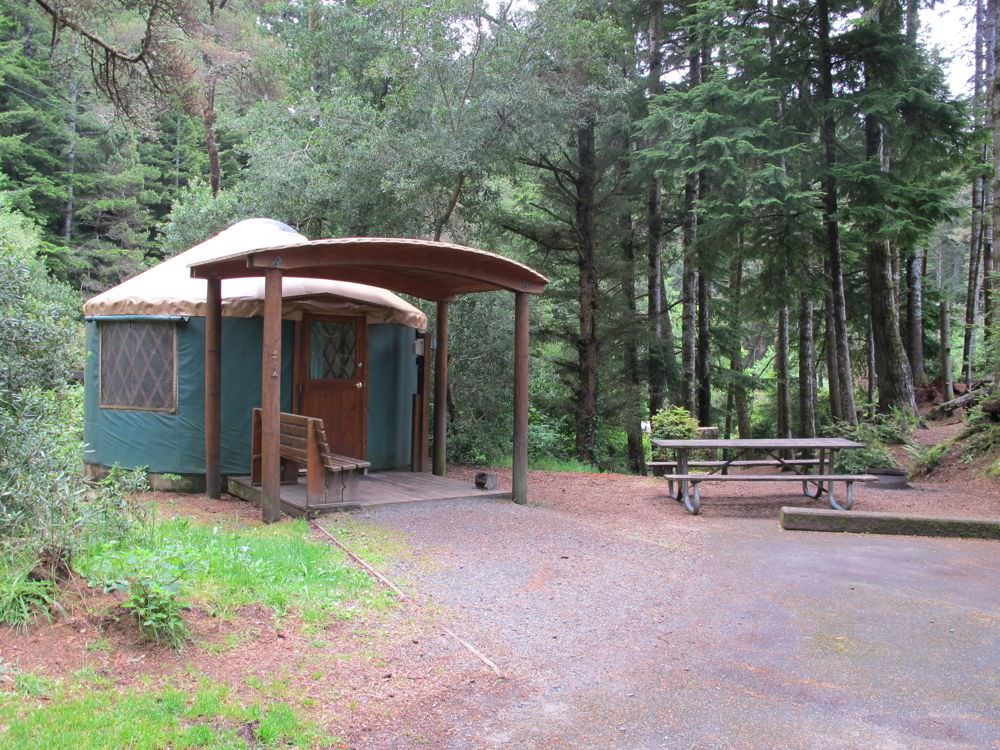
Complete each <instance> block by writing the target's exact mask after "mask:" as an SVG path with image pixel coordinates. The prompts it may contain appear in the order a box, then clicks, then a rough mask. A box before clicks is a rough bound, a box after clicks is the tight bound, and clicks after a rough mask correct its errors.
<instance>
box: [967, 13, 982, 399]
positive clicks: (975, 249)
mask: <svg viewBox="0 0 1000 750" xmlns="http://www.w3.org/2000/svg"><path fill="white" fill-rule="evenodd" d="M986 24H987V21H986V11H985V8H984V6H983V0H977V2H976V35H975V74H974V76H973V85H972V90H973V94H972V102H973V120H974V122H975V124H976V125H977V126H982V125H983V124H984V115H983V107H982V97H983V86H984V83H985V81H984V76H985V72H986V66H985V63H984V52H985V38H986ZM980 161H981V162H982V163H983V164H985V162H986V145H985V144H984V145H983V147H982V150H981V152H980ZM984 188H985V184H984V180H983V178H982V177H981V176H979V175H977V176H976V177H974V178H973V180H972V229H971V231H970V232H969V266H968V281H967V284H966V287H965V327H964V329H963V330H962V379H963V380H964V381H965V384H966V385H967V386H968V385H970V384H971V383H972V371H973V367H974V364H975V363H974V359H975V350H976V316H977V313H978V312H979V310H978V307H979V280H980V277H979V270H980V265H981V263H982V254H981V249H982V246H983V245H982V233H983V198H984V193H985V190H984Z"/></svg>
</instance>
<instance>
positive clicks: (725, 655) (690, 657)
mask: <svg viewBox="0 0 1000 750" xmlns="http://www.w3.org/2000/svg"><path fill="white" fill-rule="evenodd" d="M362 517H364V518H366V519H368V520H371V521H373V522H375V523H378V524H380V525H384V526H386V527H388V528H392V529H395V530H397V531H400V532H402V533H403V534H404V535H405V536H406V539H407V542H408V544H409V545H410V547H411V548H412V549H414V550H415V551H416V555H415V556H414V557H412V558H407V559H406V560H401V561H399V562H397V563H395V566H394V569H393V570H392V571H391V574H392V575H393V576H395V577H396V578H397V579H399V580H402V581H405V582H407V583H408V584H410V585H412V586H413V587H415V588H416V589H418V590H420V591H421V592H423V593H425V594H427V595H428V596H429V597H430V598H431V600H432V601H433V602H434V603H435V604H436V605H438V606H440V607H441V609H442V611H443V612H444V617H445V619H446V620H447V621H448V622H450V623H453V624H454V627H455V628H456V629H459V630H460V632H462V634H463V635H464V636H465V637H467V638H468V639H469V640H471V641H472V642H473V643H474V644H475V645H476V646H477V647H478V648H480V649H481V650H483V651H484V652H485V653H487V654H488V655H489V656H490V657H491V658H492V659H493V660H494V661H496V662H497V663H498V664H499V665H500V667H501V669H502V670H503V671H504V672H505V673H506V675H507V676H508V677H509V680H508V684H509V685H510V689H509V690H506V691H500V692H499V693H497V692H496V691H493V692H491V693H489V694H488V695H487V694H483V695H482V696H477V694H476V692H475V691H474V690H470V691H469V693H468V695H466V696H464V697H463V698H462V699H461V700H457V701H456V702H455V703H454V704H453V705H452V706H450V707H448V710H447V711H444V712H442V721H445V722H447V726H446V727H443V728H442V737H444V738H445V742H446V745H445V746H450V747H454V748H470V747H484V748H583V747H620V748H729V747H732V748H755V747H759V748H772V747H773V748H779V747H780V748H855V747H856V748H907V749H910V748H914V749H916V748H961V747H1000V544H998V543H997V542H990V541H978V540H957V539H930V538H916V537H871V536H863V535H843V534H830V535H827V534H817V533H808V532H790V531H782V530H780V529H779V528H778V527H777V522H776V521H775V520H773V519H727V520H726V521H725V522H721V521H719V522H715V523H714V524H713V523H712V522H707V523H705V524H704V525H702V526H700V527H699V530H698V533H696V534H694V533H691V532H690V530H689V529H686V528H685V527H677V528H676V530H674V531H667V532H664V531H663V529H659V530H657V534H656V535H652V534H650V535H649V538H648V539H645V538H643V535H642V534H641V533H635V534H631V533H630V534H629V535H627V536H626V535H623V534H621V533H618V532H616V531H614V530H611V529H609V528H604V527H602V526H601V524H600V521H599V519H594V520H593V522H591V520H592V519H586V518H576V517H572V516H570V515H568V514H566V513H563V512H559V511H554V510H549V509H544V508H535V507H520V506H516V505H513V504H512V503H509V502H461V503H436V504H426V505H421V506H412V507H405V508H385V509H381V510H375V511H371V512H369V513H366V514H364V516H362ZM639 531H640V532H641V530H639Z"/></svg>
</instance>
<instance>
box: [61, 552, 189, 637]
mask: <svg viewBox="0 0 1000 750" xmlns="http://www.w3.org/2000/svg"><path fill="white" fill-rule="evenodd" d="M199 563H200V561H199V560H198V558H197V556H196V553H195V552H194V550H191V549H190V548H188V547H186V546H185V545H182V544H174V545H170V546H165V547H161V548H155V549H151V548H149V547H142V546H128V547H125V546H122V545H121V544H120V542H105V543H104V544H102V545H101V546H100V547H99V548H98V549H97V550H96V551H95V552H94V553H93V554H91V555H89V556H88V557H86V558H85V559H84V560H83V561H82V564H81V566H80V568H81V570H80V572H81V573H82V574H83V575H84V576H85V577H86V578H87V580H88V581H89V582H90V583H91V585H98V586H102V587H103V588H104V589H105V591H122V592H125V594H126V598H125V601H124V603H123V604H122V606H123V607H124V608H125V609H127V610H129V611H130V612H131V613H132V614H133V615H134V616H135V618H136V621H137V622H138V624H139V630H140V631H141V632H142V634H143V635H144V636H145V637H146V638H148V639H149V640H152V641H156V642H157V643H167V644H169V645H171V646H173V647H174V648H179V647H180V646H181V645H183V643H184V641H185V640H186V639H187V635H188V629H187V626H186V625H185V624H184V619H183V617H182V616H181V610H182V606H183V605H182V604H181V602H180V601H179V600H178V594H179V593H180V590H181V587H182V586H183V584H184V583H185V582H186V581H188V580H189V579H190V578H191V577H192V576H193V575H194V572H195V568H196V567H197V566H198V564H199Z"/></svg>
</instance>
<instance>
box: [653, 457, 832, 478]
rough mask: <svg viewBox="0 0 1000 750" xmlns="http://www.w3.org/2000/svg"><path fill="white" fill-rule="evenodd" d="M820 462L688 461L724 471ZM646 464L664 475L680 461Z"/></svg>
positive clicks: (763, 460)
mask: <svg viewBox="0 0 1000 750" xmlns="http://www.w3.org/2000/svg"><path fill="white" fill-rule="evenodd" d="M818 464H819V459H818V458H790V459H788V460H786V461H779V460H778V459H776V458H759V459H740V460H733V461H688V463H687V465H688V466H690V467H694V468H696V469H722V470H723V471H725V470H726V469H728V468H729V467H730V466H816V465H818ZM646 466H648V467H649V468H651V469H652V470H653V474H654V475H655V476H663V475H664V474H672V473H673V472H672V471H668V472H664V471H662V469H676V468H677V466H678V462H677V461H650V462H649V463H647V464H646ZM658 470H659V471H658Z"/></svg>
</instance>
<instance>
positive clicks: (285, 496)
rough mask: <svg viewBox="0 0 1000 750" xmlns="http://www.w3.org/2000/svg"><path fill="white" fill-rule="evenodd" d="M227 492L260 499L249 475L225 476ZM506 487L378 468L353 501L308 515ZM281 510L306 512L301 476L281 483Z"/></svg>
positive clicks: (469, 496)
mask: <svg viewBox="0 0 1000 750" xmlns="http://www.w3.org/2000/svg"><path fill="white" fill-rule="evenodd" d="M229 494H231V495H235V496H237V497H241V498H243V499H244V500H247V501H249V502H252V503H259V502H260V487H254V486H253V485H252V484H251V482H250V477H229ZM510 497H511V493H510V492H509V491H507V490H480V489H476V486H475V485H474V484H472V483H471V482H462V481H459V480H457V479H448V478H446V477H439V476H435V475H433V474H424V473H420V472H413V471H380V472H375V473H371V474H368V475H367V476H364V477H361V481H360V482H359V483H358V497H357V500H356V501H355V502H353V503H338V504H335V505H324V506H323V507H322V508H319V509H310V512H309V515H311V516H312V515H317V514H318V513H336V512H342V511H350V510H365V509H366V508H374V507H378V506H385V505H401V504H407V503H419V502H427V501H431V500H482V499H487V498H488V499H510ZM281 510H282V512H284V513H287V514H288V515H290V516H304V515H306V486H305V480H304V478H300V479H299V482H298V483H297V484H282V485H281Z"/></svg>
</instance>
